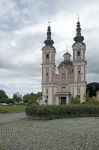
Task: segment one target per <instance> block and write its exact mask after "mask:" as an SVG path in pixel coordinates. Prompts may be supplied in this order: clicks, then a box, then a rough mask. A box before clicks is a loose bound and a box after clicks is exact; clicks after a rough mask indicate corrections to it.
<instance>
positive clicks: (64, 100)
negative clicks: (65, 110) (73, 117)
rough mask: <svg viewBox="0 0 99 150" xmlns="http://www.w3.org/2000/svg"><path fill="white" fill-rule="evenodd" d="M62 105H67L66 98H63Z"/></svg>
mask: <svg viewBox="0 0 99 150" xmlns="http://www.w3.org/2000/svg"><path fill="white" fill-rule="evenodd" d="M60 104H62V105H64V104H66V97H61V103H60Z"/></svg>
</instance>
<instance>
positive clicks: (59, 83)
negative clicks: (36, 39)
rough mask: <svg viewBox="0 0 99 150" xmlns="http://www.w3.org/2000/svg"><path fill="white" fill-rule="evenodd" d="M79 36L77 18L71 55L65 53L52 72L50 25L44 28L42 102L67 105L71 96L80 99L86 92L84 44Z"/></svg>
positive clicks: (52, 43) (54, 52)
mask: <svg viewBox="0 0 99 150" xmlns="http://www.w3.org/2000/svg"><path fill="white" fill-rule="evenodd" d="M83 41H84V37H83V36H82V35H81V27H80V21H79V20H78V22H77V28H76V36H75V37H74V43H73V45H72V50H73V60H71V54H70V53H69V52H66V53H65V54H64V55H63V57H64V58H63V61H62V62H61V63H60V64H59V66H58V67H57V68H58V73H56V64H55V54H56V49H55V47H54V46H53V45H54V41H53V40H52V38H51V27H50V25H49V26H48V29H47V39H46V40H45V41H44V44H45V46H44V47H43V48H42V104H48V105H59V104H68V103H69V101H70V98H71V97H79V98H80V102H81V103H82V102H84V101H85V100H84V96H85V95H86V84H87V83H86V64H87V61H86V58H85V52H86V44H85V43H84V42H83Z"/></svg>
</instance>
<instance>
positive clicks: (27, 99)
mask: <svg viewBox="0 0 99 150" xmlns="http://www.w3.org/2000/svg"><path fill="white" fill-rule="evenodd" d="M23 101H24V103H28V104H37V94H34V93H30V94H26V95H24V96H23Z"/></svg>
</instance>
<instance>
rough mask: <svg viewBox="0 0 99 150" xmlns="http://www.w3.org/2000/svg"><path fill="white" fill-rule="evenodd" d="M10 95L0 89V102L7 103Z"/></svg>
mask: <svg viewBox="0 0 99 150" xmlns="http://www.w3.org/2000/svg"><path fill="white" fill-rule="evenodd" d="M7 99H8V96H7V95H6V93H5V91H3V90H0V103H6V101H7Z"/></svg>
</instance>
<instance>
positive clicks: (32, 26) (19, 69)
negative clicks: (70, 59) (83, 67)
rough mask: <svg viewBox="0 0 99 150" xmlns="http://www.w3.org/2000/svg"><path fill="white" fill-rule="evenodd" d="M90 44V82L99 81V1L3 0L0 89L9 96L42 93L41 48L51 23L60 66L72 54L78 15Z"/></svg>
mask: <svg viewBox="0 0 99 150" xmlns="http://www.w3.org/2000/svg"><path fill="white" fill-rule="evenodd" d="M78 14H79V16H80V22H81V27H82V35H83V36H84V37H85V40H84V42H85V43H86V45H87V50H86V59H87V62H88V64H87V82H93V81H96V82H99V1H98V0H90V1H89V0H0V89H3V90H5V91H6V93H7V94H8V95H9V96H12V95H13V93H15V92H20V93H21V94H25V93H28V92H32V91H34V92H38V91H41V60H42V59H41V54H42V53H41V48H42V47H43V46H44V44H43V42H44V40H45V39H46V30H47V26H48V20H49V19H50V20H51V29H52V38H53V40H54V42H55V44H54V46H55V47H56V50H57V54H56V63H57V65H58V64H59V63H60V61H62V60H63V53H65V51H66V49H67V48H68V51H69V52H70V53H71V54H72V44H73V37H74V36H75V34H76V33H75V29H76V22H77V15H78Z"/></svg>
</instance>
